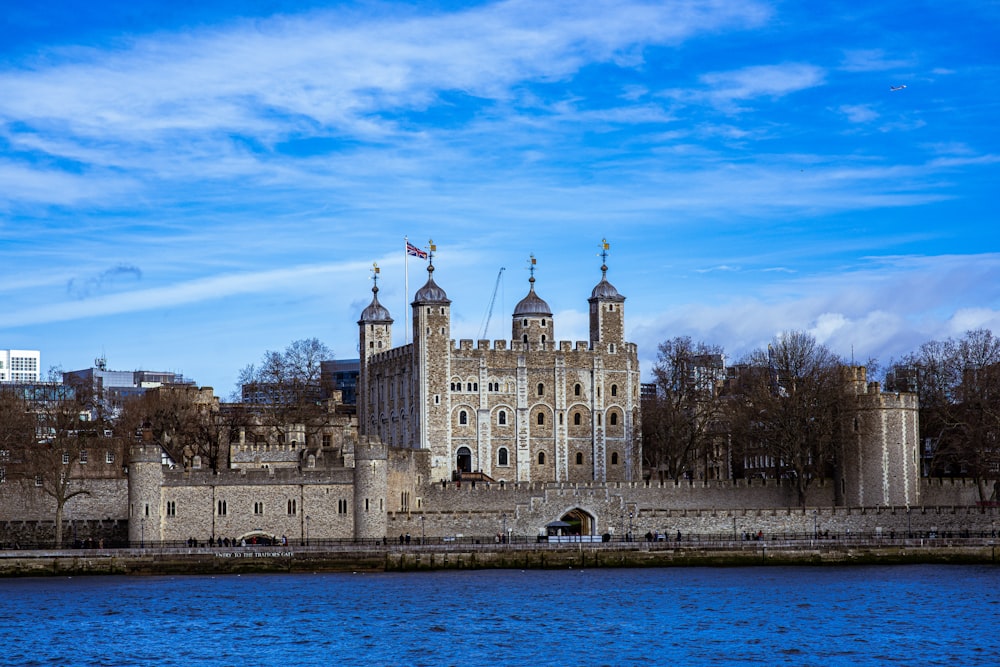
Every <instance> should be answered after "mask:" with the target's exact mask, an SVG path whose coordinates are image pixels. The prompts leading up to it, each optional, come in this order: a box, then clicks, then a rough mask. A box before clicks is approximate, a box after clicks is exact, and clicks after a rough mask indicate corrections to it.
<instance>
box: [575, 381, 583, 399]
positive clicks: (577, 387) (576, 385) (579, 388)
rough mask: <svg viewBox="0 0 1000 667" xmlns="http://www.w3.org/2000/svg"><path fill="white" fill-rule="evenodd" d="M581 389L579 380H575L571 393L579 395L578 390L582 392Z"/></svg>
mask: <svg viewBox="0 0 1000 667" xmlns="http://www.w3.org/2000/svg"><path fill="white" fill-rule="evenodd" d="M582 391H583V387H581V386H580V383H579V382H577V383H576V384H575V385H573V395H574V396H579V395H580V392H582Z"/></svg>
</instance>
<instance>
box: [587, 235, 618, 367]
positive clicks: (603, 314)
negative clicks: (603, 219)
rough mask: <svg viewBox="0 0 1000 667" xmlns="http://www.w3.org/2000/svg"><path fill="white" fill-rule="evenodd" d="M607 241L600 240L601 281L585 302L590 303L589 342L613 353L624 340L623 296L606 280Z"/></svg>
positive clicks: (595, 347)
mask: <svg viewBox="0 0 1000 667" xmlns="http://www.w3.org/2000/svg"><path fill="white" fill-rule="evenodd" d="M608 248H609V245H608V242H607V240H602V241H601V282H599V283H597V286H596V287H594V290H593V292H591V295H590V298H589V299H587V302H588V303H589V304H590V344H591V346H592V347H594V349H600V350H601V351H603V352H610V353H612V354H613V353H615V352H616V350H617V349H618V348H621V346H622V345H623V344H624V342H625V297H623V296H622V295H621V294H619V293H618V290H617V289H615V286H614V285H612V284H611V283H609V282H608V265H607V260H608Z"/></svg>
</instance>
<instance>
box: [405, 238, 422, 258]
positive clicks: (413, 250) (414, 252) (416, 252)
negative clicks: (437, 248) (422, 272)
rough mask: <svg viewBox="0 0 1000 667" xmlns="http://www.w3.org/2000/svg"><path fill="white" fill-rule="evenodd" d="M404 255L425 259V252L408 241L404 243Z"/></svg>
mask: <svg viewBox="0 0 1000 667" xmlns="http://www.w3.org/2000/svg"><path fill="white" fill-rule="evenodd" d="M406 254H407V255H410V256H411V257H419V258H420V259H427V251H425V250H421V249H420V248H418V247H417V246H415V245H413V244H412V243H410V242H409V241H407V242H406Z"/></svg>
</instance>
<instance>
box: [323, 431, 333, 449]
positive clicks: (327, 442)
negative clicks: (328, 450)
mask: <svg viewBox="0 0 1000 667" xmlns="http://www.w3.org/2000/svg"><path fill="white" fill-rule="evenodd" d="M323 446H324V447H333V436H332V435H330V434H329V433H324V434H323Z"/></svg>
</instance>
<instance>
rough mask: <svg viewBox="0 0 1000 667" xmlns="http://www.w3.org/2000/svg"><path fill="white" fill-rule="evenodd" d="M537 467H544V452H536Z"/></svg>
mask: <svg viewBox="0 0 1000 667" xmlns="http://www.w3.org/2000/svg"><path fill="white" fill-rule="evenodd" d="M538 465H540V466H543V465H545V452H538Z"/></svg>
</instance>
